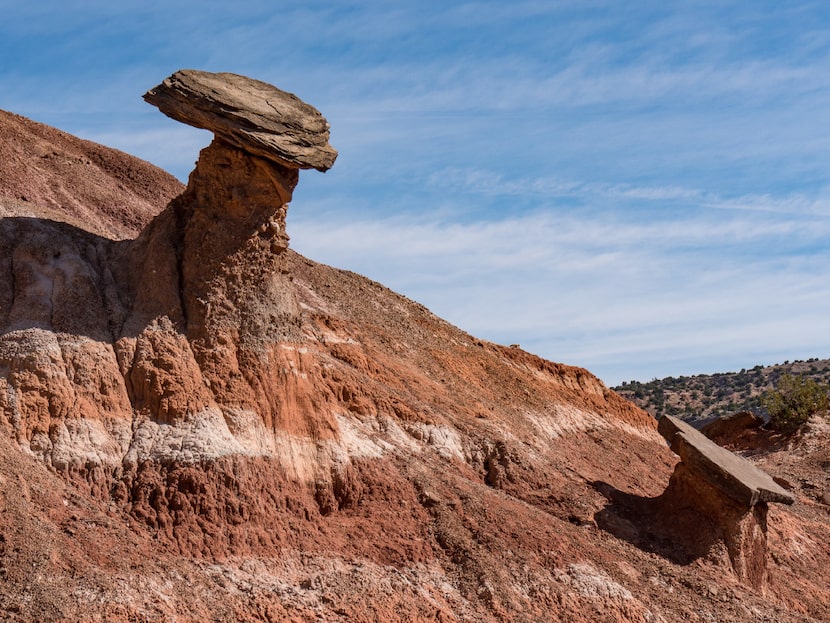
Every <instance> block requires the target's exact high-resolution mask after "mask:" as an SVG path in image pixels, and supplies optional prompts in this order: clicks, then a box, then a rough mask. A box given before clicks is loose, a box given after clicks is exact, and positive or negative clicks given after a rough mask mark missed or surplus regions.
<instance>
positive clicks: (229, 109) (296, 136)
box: [144, 69, 337, 171]
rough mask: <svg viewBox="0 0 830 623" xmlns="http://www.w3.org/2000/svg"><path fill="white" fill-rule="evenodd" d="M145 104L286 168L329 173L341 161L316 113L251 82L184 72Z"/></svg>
mask: <svg viewBox="0 0 830 623" xmlns="http://www.w3.org/2000/svg"><path fill="white" fill-rule="evenodd" d="M144 99H145V100H146V101H147V102H149V103H150V104H153V105H154V106H157V107H158V108H159V110H161V111H162V112H163V113H164V114H165V115H167V116H168V117H172V118H173V119H175V120H176V121H181V122H182V123H186V124H188V125H192V126H194V127H197V128H203V129H205V130H210V131H211V132H213V133H214V134H215V135H216V137H217V138H220V139H222V140H224V141H225V142H227V143H230V144H231V145H235V146H236V147H239V148H240V149H243V150H244V151H246V152H248V153H250V154H254V155H257V156H260V157H262V158H265V159H266V160H271V161H273V162H276V163H278V164H281V165H283V166H287V167H290V168H298V169H317V170H318V171H327V170H328V169H330V168H331V166H332V165H333V164H334V160H335V158H337V151H336V150H335V149H334V148H333V147H332V146H331V145H329V124H328V122H327V121H326V120H325V118H324V117H323V115H321V114H320V112H319V111H318V110H317V109H316V108H314V107H313V106H311V105H309V104H306V103H305V102H303V101H302V100H301V99H300V98H298V97H297V96H296V95H293V94H292V93H287V92H285V91H282V90H280V89H278V88H277V87H275V86H272V85H270V84H268V83H265V82H261V81H259V80H254V79H253V78H248V77H246V76H240V75H238V74H232V73H211V72H208V71H198V70H195V69H182V70H180V71H177V72H176V73H174V74H173V75H172V76H170V77H169V78H167V79H165V80H164V82H162V83H161V84H160V85H158V86H157V87H155V88H153V89H150V90H149V91H147V93H145V94H144Z"/></svg>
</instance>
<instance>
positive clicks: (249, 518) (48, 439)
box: [0, 72, 830, 622]
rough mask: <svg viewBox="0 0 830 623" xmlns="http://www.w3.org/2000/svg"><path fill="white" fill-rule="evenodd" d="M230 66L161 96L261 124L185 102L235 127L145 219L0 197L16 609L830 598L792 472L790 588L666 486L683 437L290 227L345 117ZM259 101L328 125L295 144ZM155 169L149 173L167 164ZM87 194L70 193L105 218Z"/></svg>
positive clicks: (619, 609) (314, 609)
mask: <svg viewBox="0 0 830 623" xmlns="http://www.w3.org/2000/svg"><path fill="white" fill-rule="evenodd" d="M237 78H240V77H236V78H234V79H233V80H232V81H231V82H232V83H233V84H235V85H236V87H235V88H234V89H230V90H229V91H228V92H225V93H224V95H222V93H223V89H225V88H226V86H223V85H226V84H227V83H228V79H227V78H226V77H225V78H223V75H222V74H218V75H217V74H204V73H203V72H191V73H188V74H185V73H182V72H180V73H179V74H176V75H174V76H172V77H171V78H170V79H168V81H165V83H163V84H162V85H160V86H159V87H158V88H157V90H156V91H155V93H156V94H158V93H160V92H162V93H163V94H164V95H165V96H169V97H171V98H173V100H174V101H176V102H179V101H180V100H181V95H182V93H185V92H187V93H193V92H199V89H201V88H202V86H203V85H204V83H205V82H207V83H208V84H211V85H213V86H212V87H211V93H213V94H214V95H211V97H214V96H215V94H216V93H219V94H220V95H219V97H220V98H222V97H224V98H229V97H233V98H237V99H240V98H241V100H242V103H243V104H245V106H249V107H251V108H252V109H255V112H256V114H262V115H265V121H256V119H257V118H256V117H255V116H254V117H252V116H250V115H247V116H246V123H247V124H250V123H254V124H260V126H257V129H256V131H254V132H253V133H252V135H253V137H252V136H251V133H250V132H249V134H246V135H240V134H236V133H235V134H234V137H233V140H230V139H228V138H227V135H228V132H233V130H232V129H231V130H229V129H228V127H231V128H233V127H234V126H233V123H231V124H230V126H228V123H229V122H228V121H227V119H225V118H224V117H223V118H222V119H220V120H217V119H216V118H215V117H213V116H211V115H213V114H214V112H215V109H214V108H213V107H211V105H210V103H207V104H205V110H202V111H201V112H200V113H199V114H198V115H189V116H188V117H187V119H186V121H187V122H188V123H190V122H194V123H199V124H202V125H203V126H205V125H208V126H210V127H209V129H211V130H213V131H214V133H215V134H216V139H215V140H214V142H213V143H212V144H211V145H210V146H209V147H207V148H206V149H205V150H204V151H203V152H202V154H201V156H200V160H199V163H198V164H197V169H196V171H195V172H194V173H193V174H192V175H191V178H190V182H189V185H188V187H187V189H186V190H184V192H182V193H181V194H180V195H178V196H177V197H176V198H175V199H173V201H172V202H169V203H168V202H167V197H166V196H164V194H163V193H160V194H159V195H158V196H156V197H155V198H153V197H150V198H149V199H148V201H149V202H150V203H151V205H152V209H153V211H154V212H156V213H157V216H155V218H154V219H153V220H152V222H150V223H149V224H147V225H146V226H143V224H144V222H145V221H143V220H142V219H141V218H138V217H137V219H136V221H135V223H134V224H131V223H132V221H131V220H130V219H129V218H127V219H120V218H119V219H116V220H117V222H118V223H119V227H123V228H124V229H123V230H122V231H126V230H128V229H130V228H132V232H133V234H134V237H133V236H125V239H121V238H122V236H121V235H120V234H119V233H117V232H115V228H114V229H113V231H114V232H115V233H109V234H108V235H106V236H105V235H103V234H105V233H107V232H105V231H102V230H100V229H99V230H95V231H87V230H85V229H84V228H83V227H81V226H80V225H81V220H80V219H79V218H78V216H77V214H76V212H75V209H74V208H72V207H71V205H74V204H71V202H65V203H62V204H61V205H60V207H56V206H55V205H53V204H52V203H50V202H48V201H45V200H44V201H42V202H38V201H35V200H34V199H33V200H31V201H28V202H26V203H27V205H26V206H25V208H26V210H25V213H17V212H15V211H14V210H17V209H21V208H20V207H19V206H20V205H21V204H20V203H19V202H18V203H14V202H11V203H10V204H9V205H11V206H12V208H9V209H8V211H7V213H6V216H5V217H4V218H2V220H0V281H2V283H3V287H2V289H0V430H2V439H0V444H2V448H0V449H2V452H0V457H2V458H0V498H2V505H0V528H1V529H2V539H1V540H0V574H2V577H3V579H4V583H3V588H2V589H0V608H2V609H4V611H5V614H6V617H7V618H8V619H10V620H21V621H22V620H52V621H58V620H108V621H110V620H111V621H119V620H123V621H129V620H151V621H170V620H174V621H200V620H228V621H231V620H233V621H236V620H239V621H281V620H296V621H316V620H348V621H540V620H545V621H574V622H579V621H666V622H669V621H675V620H678V619H680V618H683V619H687V620H689V621H710V620H718V621H755V620H775V621H810V620H813V621H820V620H826V619H827V618H828V617H830V610H828V605H827V601H826V594H825V588H826V578H825V575H824V574H825V573H826V569H827V568H830V553H828V551H827V549H826V547H825V544H826V542H828V539H830V529H828V522H827V514H826V511H825V509H824V507H822V506H820V504H818V503H816V502H814V501H813V500H812V499H810V498H807V497H805V496H803V495H802V494H801V489H800V485H799V484H798V483H794V484H792V487H793V490H794V491H795V494H796V497H797V501H796V504H795V505H794V506H793V507H787V508H783V507H781V508H772V509H771V510H770V515H769V545H768V546H769V551H770V556H769V561H768V569H769V581H768V582H766V581H765V583H764V586H763V587H761V588H758V587H752V586H748V585H747V584H746V583H745V582H741V581H740V580H739V577H738V576H736V574H735V572H734V569H733V567H732V565H731V563H730V558H729V555H728V552H727V551H726V548H725V545H724V544H723V543H722V542H721V541H719V540H718V538H713V539H712V540H711V542H708V543H707V544H706V546H705V547H700V544H699V543H697V544H695V531H694V528H692V529H691V532H690V531H689V530H690V528H689V527H688V526H683V529H684V530H686V533H684V539H685V540H684V539H678V538H677V537H678V536H680V535H679V533H677V529H678V528H677V526H678V525H682V522H677V521H675V520H676V519H677V517H678V516H682V513H683V509H682V508H681V509H677V508H671V509H668V510H665V508H664V507H665V505H663V506H661V505H660V504H659V503H658V502H659V499H660V496H661V494H662V493H663V491H664V490H665V489H666V487H667V485H668V482H669V479H670V476H671V474H672V471H673V469H674V467H675V464H676V463H677V457H676V456H675V455H674V454H673V453H672V452H671V451H670V450H669V449H668V447H667V446H666V443H665V442H664V440H663V439H662V438H661V437H660V436H659V435H658V434H657V432H656V425H655V422H654V420H653V418H651V417H650V416H649V415H648V414H647V413H646V412H644V411H642V410H640V409H639V408H637V407H636V406H634V405H633V404H632V403H630V402H627V401H625V400H623V399H622V398H620V397H619V396H618V395H617V394H616V393H614V392H613V391H611V390H609V389H608V388H606V387H604V386H603V384H602V383H601V382H600V381H599V380H598V379H596V378H595V377H594V376H593V375H591V374H590V373H589V372H587V371H585V370H583V369H580V368H575V367H571V366H567V365H563V364H557V363H552V362H549V361H545V360H542V359H540V358H538V357H536V356H533V355H530V354H528V353H526V352H524V351H522V350H520V349H518V348H508V347H504V346H500V345H497V344H492V343H489V342H486V341H482V340H478V339H476V338H475V337H473V336H470V335H469V334H467V333H465V332H463V331H461V330H459V329H458V328H456V327H453V326H451V325H449V324H448V323H446V322H444V321H442V320H441V319H439V318H437V317H436V316H435V315H433V314H431V313H430V312H429V311H428V310H427V309H425V308H424V307H422V306H420V305H418V304H417V303H415V302H413V301H410V300H408V299H406V298H405V297H402V296H400V295H397V294H395V293H393V292H391V291H390V290H388V289H386V288H384V287H383V286H382V285H380V284H377V283H374V282H372V281H369V280H367V279H365V278H363V277H361V276H359V275H355V274H353V273H349V272H345V271H340V270H337V269H335V268H331V267H328V266H324V265H320V264H317V263H315V262H313V261H312V260H309V259H306V258H303V257H301V256H299V255H297V254H295V253H294V252H292V251H291V250H290V249H288V248H287V244H288V238H287V235H286V232H285V213H286V210H287V207H288V202H289V201H290V199H291V195H292V192H293V188H294V186H295V185H296V183H297V181H298V169H300V168H326V167H327V166H331V162H332V161H333V156H332V152H333V150H330V148H328V147H327V138H328V128H327V124H325V120H324V119H322V116H319V118H318V115H319V113H318V112H317V111H315V110H314V109H312V108H311V107H307V105H305V104H303V107H299V106H295V105H294V104H293V100H292V98H293V96H290V94H280V93H282V92H279V93H275V92H274V91H271V89H273V87H270V86H269V85H263V83H257V82H256V81H247V79H240V80H237ZM216 80H219V81H220V84H219V86H221V87H222V88H219V87H217V85H216V83H215V82H214V81H216ZM260 97H261V98H264V99H265V100H266V101H269V102H271V103H272V104H273V105H272V106H270V108H274V107H276V108H280V106H282V105H283V104H284V105H285V106H287V107H288V113H285V111H283V114H289V115H295V116H294V117H291V118H292V119H293V120H294V121H293V122H292V123H291V124H283V126H290V127H299V126H302V128H304V130H303V132H306V131H309V132H311V133H312V134H313V135H314V139H313V140H309V139H305V140H303V141H300V142H299V143H300V147H301V149H299V151H291V149H292V148H291V146H290V145H289V146H286V145H284V144H282V143H283V142H284V141H285V140H286V139H285V137H286V136H288V138H289V139H290V138H291V137H292V136H294V137H296V136H297V135H298V134H292V133H291V132H288V133H287V134H286V131H285V129H284V127H283V126H280V127H279V128H277V130H275V129H274V127H272V126H268V123H266V122H269V119H271V117H270V115H272V114H273V112H272V111H268V110H264V109H263V110H260V109H259V108H257V106H260V105H261V100H260V99H257V98H260ZM222 101H223V102H224V103H225V105H223V106H218V107H217V108H218V109H219V110H220V113H218V114H220V115H222V114H224V113H222V112H221V111H222V110H225V109H227V108H228V106H227V100H222ZM245 106H241V108H242V109H245ZM174 108H175V106H174ZM231 108H235V109H240V105H239V102H238V101H237V102H236V103H235V104H234V106H233V107H231ZM266 108H267V107H266ZM206 111H207V112H206ZM208 113H210V114H208ZM194 119H195V120H196V121H194ZM205 119H207V121H205ZM251 119H254V121H253V122H252V121H251ZM321 119H322V122H321V121H320V120H321ZM21 123H22V122H21ZM26 123H29V122H26ZM24 125H25V124H24ZM309 128H310V129H309ZM248 130H250V126H249V127H248ZM263 133H265V134H267V136H266V137H265V139H263V136H262V134H263ZM322 136H325V139H326V141H322V142H321V140H320V139H321V137H322ZM240 137H241V138H240ZM226 139H227V140H226ZM250 141H256V142H257V148H256V149H255V150H254V149H249V148H248V146H249V145H250ZM274 141H276V142H278V143H280V149H279V150H276V151H274V152H271V151H268V149H270V148H265V149H266V152H265V153H264V154H263V152H262V149H263V147H262V145H266V146H267V145H271V146H273V144H274ZM315 141H316V142H315ZM288 142H291V141H288ZM315 144H316V145H318V146H319V145H323V146H324V147H321V148H320V149H322V151H321V152H320V153H316V154H312V155H311V156H310V155H309V153H308V149H309V145H315ZM84 145H86V146H85V147H84ZM82 147H83V148H84V149H95V150H101V151H102V153H105V152H106V148H103V147H100V146H94V148H93V147H90V146H89V145H87V144H82ZM15 149H23V148H22V147H19V146H18V147H16V148H15ZM329 150H330V151H329ZM312 151H314V150H313V149H312ZM334 153H336V152H334ZM269 154H275V155H269ZM80 157H83V155H82V156H80ZM113 157H115V155H113ZM317 157H319V158H317ZM315 158H317V159H315ZM0 166H2V165H0ZM142 166H144V167H146V171H147V173H146V176H144V174H139V173H135V171H142V170H144V169H136V168H131V169H130V171H133V173H131V174H130V175H139V177H140V178H141V179H139V180H138V181H137V184H138V187H144V186H145V185H146V186H150V185H152V180H155V179H158V178H161V177H163V174H162V173H160V172H158V171H157V170H153V169H152V168H151V167H149V165H142ZM24 170H28V169H25V168H24ZM120 171H121V170H120V169H119V170H115V171H111V172H110V173H109V174H108V175H110V176H111V181H112V183H113V184H114V185H115V187H117V185H118V184H119V183H121V184H123V183H124V180H123V179H122V177H121V176H122V172H120ZM32 175H35V177H37V179H40V177H39V176H41V175H46V176H47V177H48V179H49V180H52V181H50V182H49V184H57V183H60V182H61V180H63V179H64V178H66V177H67V176H68V178H69V179H71V180H72V183H71V184H69V183H67V184H65V185H64V186H65V187H66V188H80V187H82V186H83V185H84V183H85V180H86V179H87V178H86V177H85V176H77V175H74V174H72V173H68V172H67V171H64V170H62V169H61V170H58V169H54V170H52V169H50V170H48V171H46V173H44V172H43V170H38V171H37V172H36V174H35V173H33V174H32ZM142 176H144V177H142ZM90 183H92V182H90ZM95 183H96V184H97V182H95ZM173 186H175V185H173ZM14 192H15V193H17V192H18V191H17V190H15V191H14ZM91 192H92V191H87V190H84V191H83V192H81V191H78V195H77V196H76V197H75V200H76V202H77V203H79V204H82V205H83V207H84V209H86V210H88V211H90V212H92V213H96V211H99V210H100V211H101V212H102V218H104V217H106V216H107V215H112V214H113V212H111V211H108V209H106V208H105V209H103V210H102V208H101V206H100V205H98V204H97V203H95V202H90V201H89V199H88V197H89V196H90V194H89V193H91ZM32 197H35V195H34V193H33V194H32ZM58 221H60V222H58ZM113 227H115V226H113ZM139 228H141V229H140V231H139ZM811 434H813V435H814V436H815V437H814V439H815V440H820V439H823V438H824V437H822V435H827V432H826V431H822V430H819V429H816V430H815V431H813V433H811ZM828 438H830V435H828ZM814 443H818V441H815V442H814ZM809 456H810V457H813V456H814V455H813V454H810V455H809ZM805 460H807V459H805ZM769 465H770V466H772V467H774V466H775V465H776V463H774V462H772V463H769ZM672 513H674V514H672ZM677 513H680V515H678V514H677ZM707 534H710V535H712V534H714V535H715V537H717V534H715V533H714V532H707ZM690 543H691V544H693V545H694V546H692V545H689V544H690Z"/></svg>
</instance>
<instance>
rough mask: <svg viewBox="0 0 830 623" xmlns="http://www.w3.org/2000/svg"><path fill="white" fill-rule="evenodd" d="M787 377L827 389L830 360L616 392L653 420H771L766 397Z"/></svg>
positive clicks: (633, 384)
mask: <svg viewBox="0 0 830 623" xmlns="http://www.w3.org/2000/svg"><path fill="white" fill-rule="evenodd" d="M785 375H789V376H791V377H797V378H801V379H806V380H809V381H812V382H814V383H816V384H819V385H822V386H824V387H826V386H827V385H828V383H830V359H808V360H806V361H785V362H784V363H782V364H776V365H772V366H760V365H759V366H755V367H754V368H750V369H743V370H741V371H740V372H723V373H717V374H698V375H696V376H679V377H671V376H670V377H667V378H664V379H653V380H651V381H649V382H647V383H641V382H639V381H629V382H623V384H622V385H619V386H618V387H615V388H614V390H615V391H616V392H617V393H619V394H620V395H621V396H623V397H624V398H627V399H629V400H631V401H632V402H634V403H635V404H636V405H638V406H639V407H641V408H643V409H645V410H646V411H648V412H649V413H651V414H652V415H653V416H654V417H660V416H662V415H673V416H675V417H679V418H681V419H683V420H687V421H692V420H700V419H706V418H710V417H720V416H723V415H729V414H731V413H735V412H737V411H752V412H754V413H758V414H761V415H764V416H769V415H771V412H770V411H769V409H768V407H767V406H765V404H764V402H763V397H764V395H765V393H767V392H769V391H770V390H773V389H776V388H779V384H780V382H781V380H782V378H783V377H784V376H785ZM785 427H786V425H785Z"/></svg>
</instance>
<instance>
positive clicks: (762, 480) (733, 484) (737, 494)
mask: <svg viewBox="0 0 830 623" xmlns="http://www.w3.org/2000/svg"><path fill="white" fill-rule="evenodd" d="M657 428H658V430H659V431H660V434H661V435H663V437H664V438H665V439H666V441H668V443H669V445H670V446H671V449H672V451H674V453H675V454H677V455H678V456H680V458H681V460H682V461H683V462H684V463H685V464H686V465H687V466H688V467H689V468H690V469H691V470H693V471H694V472H696V473H698V474H700V476H701V477H702V478H704V479H705V480H706V481H707V482H709V483H710V484H711V485H713V486H715V487H717V488H718V489H720V490H721V491H723V492H724V493H725V494H726V495H728V496H729V497H731V498H732V499H733V500H735V501H736V502H740V503H742V504H744V505H745V506H746V507H747V508H749V507H751V506H755V504H757V503H758V502H778V503H781V504H792V503H793V501H794V500H793V496H792V495H791V494H790V493H789V492H787V491H786V490H785V489H784V488H783V487H781V486H780V485H778V484H777V483H776V482H775V481H774V480H773V479H772V477H771V476H770V475H769V474H767V473H765V472H763V471H761V470H760V469H758V468H757V467H755V466H754V465H753V464H752V463H750V462H749V461H747V460H746V459H744V458H743V457H740V456H738V455H737V454H735V453H734V452H730V451H729V450H727V449H726V448H722V447H720V446H719V445H717V444H716V443H715V442H713V441H712V440H710V439H709V438H708V437H706V436H705V435H704V434H703V433H701V432H700V431H697V430H695V429H694V428H692V427H691V426H690V425H689V424H687V423H686V422H683V421H682V420H678V419H677V418H673V417H671V416H669V415H665V416H663V417H662V418H660V421H659V422H658V426H657Z"/></svg>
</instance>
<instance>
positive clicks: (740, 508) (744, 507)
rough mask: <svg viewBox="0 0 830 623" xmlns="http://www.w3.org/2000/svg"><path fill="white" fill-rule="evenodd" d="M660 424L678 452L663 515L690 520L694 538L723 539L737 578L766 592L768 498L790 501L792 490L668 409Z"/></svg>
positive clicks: (670, 443) (659, 427)
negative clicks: (672, 414)
mask: <svg viewBox="0 0 830 623" xmlns="http://www.w3.org/2000/svg"><path fill="white" fill-rule="evenodd" d="M657 429H658V431H659V432H660V434H661V435H663V437H664V438H665V439H666V441H668V443H669V445H670V446H671V449H672V450H673V451H674V452H675V453H676V454H677V455H679V456H680V462H679V463H678V464H677V466H676V467H675V470H674V473H673V474H672V477H671V479H670V480H669V486H668V487H667V488H666V491H665V492H664V493H663V495H662V496H661V500H662V503H663V505H664V508H665V509H666V511H667V513H666V515H665V516H666V517H667V518H670V519H669V521H675V522H677V523H686V525H688V524H689V522H691V524H693V525H694V530H693V532H694V535H693V536H692V540H693V541H696V542H698V543H700V542H707V541H708V542H711V543H716V542H722V543H723V544H724V545H725V547H726V551H727V554H728V557H729V562H730V564H731V567H732V570H733V572H734V573H735V576H736V577H737V578H738V580H740V581H741V582H743V583H744V584H747V585H749V586H752V587H753V588H755V589H756V590H759V591H761V592H764V591H765V590H766V588H767V511H768V504H767V503H768V502H778V503H782V504H792V503H793V501H794V499H793V496H792V495H791V494H790V493H788V492H787V491H786V490H784V489H783V488H782V487H780V486H779V485H778V484H777V483H776V482H775V481H774V480H773V479H772V478H771V477H770V476H769V475H768V474H766V473H765V472H763V471H761V470H760V469H758V468H757V467H755V466H754V465H753V464H752V463H750V462H749V461H747V460H746V459H744V458H742V457H740V456H738V455H736V454H734V453H732V452H730V451H729V450H727V449H725V448H721V447H720V446H718V445H717V444H716V443H714V442H713V441H712V440H710V439H709V438H707V437H706V436H704V435H703V434H702V433H701V432H699V431H697V430H695V429H694V428H692V427H691V426H690V425H689V424H687V423H685V422H683V421H681V420H678V419H676V418H673V417H671V416H667V415H664V416H663V417H662V418H660V420H659V422H658V425H657ZM678 518H680V521H677V520H678ZM681 536H684V535H681ZM685 536H688V535H685Z"/></svg>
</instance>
